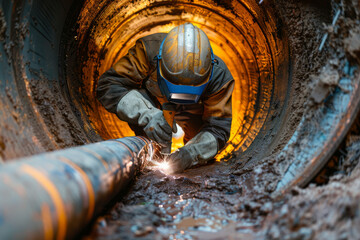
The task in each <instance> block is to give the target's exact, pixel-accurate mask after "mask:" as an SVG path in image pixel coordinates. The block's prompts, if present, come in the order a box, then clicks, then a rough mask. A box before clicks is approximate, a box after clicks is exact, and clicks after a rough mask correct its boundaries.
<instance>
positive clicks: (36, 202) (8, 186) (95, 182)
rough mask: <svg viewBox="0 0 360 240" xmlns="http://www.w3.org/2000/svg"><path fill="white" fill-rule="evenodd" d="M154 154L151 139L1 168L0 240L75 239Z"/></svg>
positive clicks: (43, 156) (32, 159) (90, 147)
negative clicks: (151, 154)
mask: <svg viewBox="0 0 360 240" xmlns="http://www.w3.org/2000/svg"><path fill="white" fill-rule="evenodd" d="M151 149H152V146H151V143H150V142H149V141H148V140H147V139H145V138H141V137H128V138H122V139H117V140H109V141H105V142H99V143H95V144H90V145H85V146H81V147H76V148H70V149H66V150H61V151H56V152H51V153H45V154H40V155H37V156H32V157H28V158H23V159H19V160H16V161H12V162H10V163H7V164H4V165H1V167H0V196H1V197H0V239H59V240H60V239H69V238H74V237H76V236H77V234H78V233H79V231H81V229H82V228H83V227H84V226H85V225H86V224H87V223H89V221H90V220H91V218H92V217H93V216H94V214H96V213H98V212H99V211H101V209H102V208H103V207H104V205H105V204H107V203H108V202H109V201H110V200H111V199H112V198H113V197H114V196H115V195H116V194H118V193H119V192H120V190H122V189H124V188H125V187H126V186H127V185H128V184H129V182H130V180H131V178H132V177H133V176H134V175H135V174H136V173H137V171H139V169H140V168H141V166H142V164H143V162H144V161H145V158H146V157H147V156H148V154H150V151H152V150H151ZM19 229H20V230H19Z"/></svg>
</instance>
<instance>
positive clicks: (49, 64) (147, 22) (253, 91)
mask: <svg viewBox="0 0 360 240" xmlns="http://www.w3.org/2000/svg"><path fill="white" fill-rule="evenodd" d="M330 15H331V13H330V11H329V16H330ZM278 16H279V15H278V12H277V10H276V9H275V8H274V4H273V2H272V1H270V0H269V1H266V0H264V1H255V0H233V1H231V0H230V1H218V0H205V1H199V0H191V1H190V0H179V1H165V0H158V1H150V0H141V1H140V0H134V1H120V0H111V1H110V0H104V1H95V0H83V1H73V0H61V1H60V0H51V1H50V0H32V1H27V0H19V1H1V2H0V43H1V44H0V55H1V60H0V92H1V94H0V127H1V128H0V129H1V130H0V162H12V161H13V160H14V159H18V158H21V157H28V156H32V155H35V154H39V153H43V152H48V151H53V150H60V149H63V148H70V147H75V146H78V145H84V144H90V143H94V142H98V141H102V140H108V139H118V138H123V137H129V136H133V132H132V131H131V130H130V128H129V127H128V125H127V124H126V123H124V122H121V121H120V120H119V119H117V117H116V116H115V115H113V114H111V113H109V112H107V111H106V110H105V109H104V108H103V107H102V106H101V104H100V103H99V102H98V101H97V100H96V97H95V89H96V86H97V80H98V78H99V76H100V75H101V74H102V73H103V72H104V71H106V70H107V69H108V68H110V67H111V66H112V64H114V63H115V62H116V61H117V60H119V59H120V58H121V56H123V55H124V54H126V53H127V51H128V49H129V48H130V47H131V46H132V45H133V44H134V43H135V41H136V40H137V39H138V38H140V37H143V36H146V35H149V34H152V33H157V32H168V31H169V30H170V29H171V28H173V27H174V26H176V25H179V24H182V23H185V22H192V23H193V24H194V25H196V26H198V27H200V28H201V29H203V30H204V31H205V33H206V34H207V35H208V37H209V39H210V42H211V45H212V48H213V50H214V53H215V54H216V55H218V56H221V58H222V59H223V60H224V61H225V63H226V64H227V66H228V67H229V69H230V71H231V73H232V75H233V77H234V79H235V82H236V84H235V89H234V93H233V113H234V116H233V122H232V129H231V137H230V140H229V142H228V143H227V145H226V147H225V149H224V150H222V151H221V152H220V153H219V155H218V156H217V158H218V159H227V158H229V157H234V156H235V157H236V158H237V159H238V160H239V161H241V160H242V158H243V156H248V158H247V159H250V161H251V159H262V158H265V157H267V156H269V155H270V154H273V153H279V154H278V156H281V157H283V158H291V162H292V163H291V164H290V165H288V166H284V167H282V169H283V172H282V174H283V175H284V178H283V181H281V182H279V183H278V184H277V186H276V190H277V192H278V193H281V192H283V191H285V190H286V189H288V187H289V186H293V185H296V184H298V185H304V184H306V183H307V182H308V181H309V179H310V178H311V177H312V176H314V175H315V174H316V173H317V171H319V169H320V168H321V167H322V166H323V165H324V164H325V163H326V161H327V159H328V158H329V156H330V155H331V154H332V152H333V151H334V150H335V149H336V147H337V146H338V145H339V143H340V141H341V140H342V139H343V137H344V135H345V134H346V132H347V130H348V129H349V127H350V125H351V122H352V120H353V119H354V117H355V116H356V113H357V111H358V106H359V104H358V102H359V87H358V84H351V83H350V82H349V79H346V78H344V79H340V81H339V85H340V87H341V89H345V90H346V91H335V92H333V93H332V95H331V97H329V98H327V99H326V101H327V104H324V105H323V106H320V107H319V108H318V113H319V114H317V118H318V123H319V124H320V125H321V126H322V128H321V130H317V129H316V128H313V126H310V125H309V122H308V121H307V120H308V119H305V118H303V119H301V116H299V119H301V121H300V120H299V121H298V122H297V125H294V126H292V127H291V129H289V127H287V128H286V127H285V126H286V124H285V123H286V122H288V121H289V116H290V115H291V114H290V113H291V112H292V111H294V109H295V108H296V107H297V106H300V105H302V103H303V102H300V104H299V102H297V105H295V104H294V102H296V101H298V99H297V97H296V96H295V95H294V86H295V85H294V82H293V76H292V73H293V71H294V68H295V67H296V65H295V64H294V59H293V58H292V54H291V53H292V49H291V48H290V47H289V46H290V44H289V42H290V38H289V33H288V30H289V29H287V28H286V22H284V21H283V20H282V19H281V18H279V17H278ZM298 17H301V16H298ZM310 37H311V36H310ZM353 71H354V69H353V68H352V67H351V66H347V68H345V69H344V72H346V74H348V75H349V74H350V75H351V73H352V72H353ZM332 102H340V103H341V104H332ZM350 103H351V104H350ZM330 105H331V106H332V105H333V106H332V107H331V108H328V107H327V106H330ZM285 131H288V132H287V134H286V135H285V134H284V132H285ZM284 136H286V137H284ZM302 140H304V141H302ZM294 142H297V143H299V142H301V143H302V144H301V146H299V145H294V144H293V143H294ZM106 144H108V143H106ZM109 144H110V143H109ZM111 144H117V143H114V142H111ZM95 146H97V145H95ZM257 146H261V147H262V148H261V149H262V150H261V151H259V150H258V148H257ZM91 148H92V147H90V150H92V149H91ZM289 148H292V149H293V150H294V151H293V152H294V153H296V154H294V155H292V156H288V155H287V150H288V149H289ZM74 151H75V152H76V154H83V155H84V156H85V155H86V156H87V157H86V158H87V159H92V157H91V156H90V155H89V156H88V155H87V153H80V152H79V151H78V150H74ZM104 154H105V155H106V156H108V154H109V153H104ZM55 155H56V154H55ZM64 156H65V155H64ZM66 156H67V157H71V156H68V155H66ZM249 156H251V157H249ZM41 158H43V157H41V156H39V157H36V160H34V161H35V162H36V164H35V163H34V164H35V165H36V168H34V167H32V166H26V164H25V165H23V163H22V162H21V163H15V164H14V165H9V166H4V168H3V169H1V179H2V185H4V183H6V181H7V180H6V177H5V176H6V174H8V173H7V171H9V174H10V172H11V173H12V174H15V175H17V176H19V182H17V183H16V184H20V181H24V182H23V184H25V183H26V184H27V183H28V182H29V181H31V182H34V181H38V180H39V179H40V178H42V177H45V176H42V175H38V174H37V171H39V169H42V168H44V167H45V165H47V164H49V167H50V168H52V167H51V166H50V165H51V164H52V163H49V162H50V160H49V161H44V163H43V164H41V163H39V162H38V161H40V160H38V159H41ZM76 161H77V163H79V164H86V163H82V162H81V161H80V160H79V161H78V160H76ZM53 164H59V166H60V170H61V169H62V170H64V171H65V168H66V166H68V168H69V169H74V168H75V167H72V166H71V164H70V165H67V163H66V161H65V162H64V161H61V160H57V162H56V163H55V162H54V163H53ZM5 165H7V164H5ZM81 166H82V165H81ZM15 167H16V168H17V167H19V169H14V168H15ZM84 167H85V166H84ZM103 168H104V166H101V168H100V169H102V170H101V171H104V169H103ZM6 169H11V170H6ZM60 170H56V171H60ZM54 171H55V170H54ZM56 171H55V173H56ZM70 172H71V171H70ZM3 174H4V175H3ZM69 174H71V173H69ZM32 175H37V178H36V177H35V178H34V177H32ZM52 177H54V178H55V177H56V176H52ZM23 178H26V179H25V180H20V179H23ZM59 178H61V177H59ZM88 181H90V182H91V181H93V179H92V178H89V179H88ZM45 182H46V181H45ZM14 184H15V183H14ZM53 184H57V183H56V182H55V183H53ZM97 184H106V183H100V182H99V183H97ZM24 186H25V188H26V185H24ZM24 186H23V187H24ZM92 186H96V184H95V185H94V183H92ZM5 187H6V186H1V189H3V188H5ZM7 187H11V186H10V185H9V186H7ZM18 187H19V186H18ZM47 187H48V188H52V185H51V184H50V183H49V185H48V186H47ZM70 187H71V186H70ZM74 188H75V186H74ZM1 191H2V190H1ZM21 191H22V190H21V189H20V190H19V192H12V191H10V190H9V191H7V193H6V194H14V195H16V194H20V195H21V193H22V192H21ZM24 191H25V190H24ZM94 191H95V190H94ZM59 194H60V193H59ZM79 194H80V193H79ZM48 197H49V196H48ZM63 200H64V201H65V200H66V199H63ZM17 201H22V199H17ZM94 201H95V202H96V201H97V200H94ZM19 206H20V205H19ZM38 207H39V208H41V209H42V212H43V214H44V215H43V216H42V217H49V216H48V215H47V212H48V211H49V206H38ZM64 207H66V206H64ZM95 208H96V207H95ZM58 210H59V211H60V209H58ZM73 210H74V211H76V209H73ZM62 211H71V210H69V209H63V210H62ZM94 211H95V210H94ZM79 214H80V215H87V214H89V213H88V212H84V213H79ZM39 217H41V216H39ZM82 217H84V216H82ZM0 219H1V218H0ZM79 219H80V218H79ZM0 222H1V221H0ZM63 227H65V223H64V225H63ZM67 227H68V226H67ZM49 234H50V233H49ZM52 234H61V233H58V232H55V230H54V232H53V233H52ZM51 236H55V235H51ZM61 236H63V235H61Z"/></svg>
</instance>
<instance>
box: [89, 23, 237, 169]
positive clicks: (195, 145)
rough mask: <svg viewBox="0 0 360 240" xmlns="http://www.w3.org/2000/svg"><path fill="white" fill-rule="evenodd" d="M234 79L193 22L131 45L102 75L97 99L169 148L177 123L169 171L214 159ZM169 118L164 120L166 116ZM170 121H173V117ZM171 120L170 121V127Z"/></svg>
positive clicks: (225, 132) (226, 127)
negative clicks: (179, 142)
mask: <svg viewBox="0 0 360 240" xmlns="http://www.w3.org/2000/svg"><path fill="white" fill-rule="evenodd" d="M233 88H234V79H233V77H232V75H231V73H230V71H229V70H228V68H227V66H226V65H225V63H224V62H223V61H222V60H221V59H220V58H219V57H218V56H215V55H214V54H213V51H212V48H211V45H210V42H209V39H208V37H207V36H206V34H205V33H204V32H203V31H202V30H201V29H200V28H198V27H196V26H194V25H193V24H191V23H185V24H182V25H179V26H177V27H175V28H173V29H172V30H171V31H170V32H169V33H168V34H166V33H156V34H152V35H149V36H146V37H143V38H140V39H139V40H137V41H136V43H135V45H134V46H133V47H132V48H131V49H130V50H129V51H128V53H127V54H126V55H125V56H123V57H122V58H121V59H120V60H119V61H118V62H116V63H115V64H114V65H113V66H112V67H111V68H110V69H109V70H107V71H106V72H105V73H104V74H102V75H101V77H100V79H99V82H98V85H97V92H96V93H97V98H98V99H99V101H100V102H101V104H102V105H103V106H104V107H105V108H106V109H107V110H108V111H110V112H112V113H115V114H116V115H117V116H118V117H119V119H121V120H123V121H126V122H127V123H128V124H129V126H130V128H131V129H132V130H133V131H134V132H135V134H136V135H137V136H147V137H148V138H150V139H151V140H153V141H155V142H157V143H158V144H160V145H161V146H162V147H163V148H164V149H165V148H169V145H171V140H172V132H176V131H177V127H176V124H175V123H174V124H173V122H169V120H168V119H165V117H164V112H165V111H166V110H168V109H169V108H167V109H165V107H164V106H172V108H170V109H172V111H171V112H173V113H174V114H173V115H174V121H175V122H176V123H177V124H178V125H179V126H180V127H181V128H182V129H183V131H184V133H185V135H184V144H185V145H184V146H183V147H181V148H179V149H178V150H176V151H174V152H173V153H171V154H170V155H168V156H167V161H169V163H170V169H171V171H172V172H182V171H183V170H185V169H187V168H189V167H191V166H194V165H198V164H205V163H207V162H208V161H209V160H211V159H213V158H214V156H215V155H216V154H217V152H218V151H219V150H221V149H222V148H223V147H224V146H225V144H226V142H227V140H228V139H229V136H230V128H231V120H232V109H231V96H232V92H233ZM167 120H168V121H167ZM171 121H172V120H171ZM171 125H172V126H171Z"/></svg>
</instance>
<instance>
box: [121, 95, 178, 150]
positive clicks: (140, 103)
mask: <svg viewBox="0 0 360 240" xmlns="http://www.w3.org/2000/svg"><path fill="white" fill-rule="evenodd" d="M116 112H117V116H118V117H119V118H120V120H123V121H126V122H128V123H131V124H136V125H138V126H140V127H143V130H144V132H145V133H146V135H147V136H148V137H149V138H150V139H151V140H154V141H156V142H157V143H159V144H160V145H161V146H163V147H165V146H168V145H169V144H171V138H172V129H171V127H170V125H169V124H168V123H167V122H166V120H165V118H164V115H163V112H162V111H161V110H159V109H157V108H156V107H154V106H153V105H152V104H151V102H149V101H148V100H147V99H146V98H145V97H144V96H143V95H141V94H140V93H139V92H138V91H136V90H131V91H130V92H128V93H127V94H126V95H125V96H124V97H123V98H122V99H121V100H120V101H119V103H118V105H117V109H116ZM176 130H177V129H176V124H174V127H173V131H174V132H176Z"/></svg>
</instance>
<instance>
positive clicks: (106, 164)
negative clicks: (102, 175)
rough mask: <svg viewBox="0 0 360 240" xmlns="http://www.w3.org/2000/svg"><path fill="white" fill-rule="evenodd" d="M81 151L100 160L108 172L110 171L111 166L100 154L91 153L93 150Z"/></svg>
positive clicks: (85, 149) (84, 149)
mask: <svg viewBox="0 0 360 240" xmlns="http://www.w3.org/2000/svg"><path fill="white" fill-rule="evenodd" d="M81 151H83V152H87V153H90V154H91V155H93V156H95V157H96V158H97V159H100V161H101V162H102V164H103V165H104V167H105V169H106V171H109V164H108V163H107V162H106V161H105V160H104V159H103V157H102V156H100V154H98V153H96V152H93V151H91V150H89V149H87V148H83V149H81Z"/></svg>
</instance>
